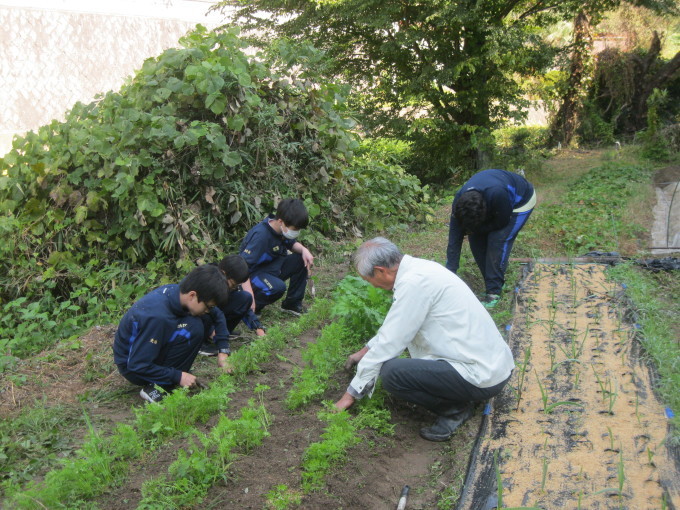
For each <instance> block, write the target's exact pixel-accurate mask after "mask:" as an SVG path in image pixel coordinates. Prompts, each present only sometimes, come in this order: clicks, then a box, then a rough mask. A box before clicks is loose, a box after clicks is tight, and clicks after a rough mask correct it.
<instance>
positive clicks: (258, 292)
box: [250, 253, 307, 311]
mask: <svg viewBox="0 0 680 510" xmlns="http://www.w3.org/2000/svg"><path fill="white" fill-rule="evenodd" d="M288 279H290V285H289V287H288V293H287V294H286V299H285V301H286V302H287V303H290V304H292V305H296V304H298V303H301V302H302V299H303V298H304V297H305V289H306V288H307V268H306V267H305V263H304V262H303V260H302V255H300V254H299V253H292V254H290V255H286V256H285V257H279V258H278V259H277V260H274V261H273V262H271V263H269V264H268V265H266V266H264V267H261V268H259V269H258V270H257V271H256V272H254V273H252V274H251V275H250V283H251V285H252V287H253V292H254V293H255V306H256V308H257V310H258V311H259V310H261V309H262V308H264V307H265V306H267V305H270V304H272V303H273V302H274V301H276V300H278V299H279V298H281V296H283V294H284V293H285V292H286V283H285V280H288Z"/></svg>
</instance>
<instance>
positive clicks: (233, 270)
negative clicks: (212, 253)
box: [218, 255, 250, 284]
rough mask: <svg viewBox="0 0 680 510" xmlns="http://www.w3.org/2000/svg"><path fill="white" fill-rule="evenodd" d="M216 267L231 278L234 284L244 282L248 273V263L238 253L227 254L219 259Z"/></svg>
mask: <svg viewBox="0 0 680 510" xmlns="http://www.w3.org/2000/svg"><path fill="white" fill-rule="evenodd" d="M218 267H219V268H220V269H221V270H222V272H223V273H224V274H225V275H226V277H227V279H229V278H231V279H232V280H234V283H236V284H239V283H243V282H245V281H246V280H247V279H248V276H249V275H250V272H249V271H248V263H247V262H246V259H244V258H243V257H241V256H240V255H227V256H226V257H224V258H223V259H222V260H221V261H220V263H219V264H218Z"/></svg>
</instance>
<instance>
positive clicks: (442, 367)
mask: <svg viewBox="0 0 680 510" xmlns="http://www.w3.org/2000/svg"><path fill="white" fill-rule="evenodd" d="M380 377H381V378H382V384H383V387H384V388H385V389H386V390H387V391H388V392H390V393H391V394H392V395H394V396H395V397H398V398H401V399H403V400H406V401H408V402H412V403H414V404H418V405H420V406H423V407H424V408H425V409H428V410H429V411H432V412H433V413H435V414H436V415H439V416H447V414H450V413H452V412H454V411H455V410H457V409H459V408H460V407H462V406H465V405H467V404H469V403H470V402H480V401H484V400H488V399H490V398H491V397H493V396H495V395H498V394H499V393H500V392H501V390H502V389H503V387H504V386H505V384H506V383H507V382H508V380H509V379H510V377H508V378H507V379H506V380H505V381H503V382H501V383H499V384H496V385H495V386H491V387H490V388H478V387H477V386H475V385H473V384H470V383H469V382H467V381H466V380H465V379H463V378H462V377H461V375H460V374H459V373H458V371H457V370H456V369H455V368H453V367H452V366H451V365H450V364H449V363H447V362H446V361H443V360H425V359H410V358H395V359H391V360H389V361H386V362H385V363H383V366H382V369H381V370H380Z"/></svg>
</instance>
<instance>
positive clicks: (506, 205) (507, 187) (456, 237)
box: [446, 170, 536, 308]
mask: <svg viewBox="0 0 680 510" xmlns="http://www.w3.org/2000/svg"><path fill="white" fill-rule="evenodd" d="M535 205H536V192H535V191H534V187H533V185H532V184H531V183H530V182H529V181H527V180H526V179H525V178H524V177H522V176H521V175H517V174H514V173H512V172H508V171H506V170H483V171H481V172H478V173H476V174H475V175H473V176H472V177H471V178H470V180H469V181H467V182H466V183H465V184H463V187H461V188H460V190H458V193H456V196H455V197H454V199H453V204H452V206H451V222H450V224H449V244H448V248H447V250H446V267H447V268H448V269H450V270H451V271H453V272H454V273H456V272H457V271H458V267H459V264H460V250H461V247H462V245H463V238H464V237H465V235H467V236H468V240H469V241H470V250H471V251H472V256H473V257H474V258H475V262H476V263H477V266H478V267H479V270H480V271H481V272H482V277H483V278H484V283H485V287H486V295H485V296H484V297H483V298H482V302H483V303H484V306H486V307H487V308H493V307H494V306H495V305H496V303H497V302H498V300H499V299H500V296H501V289H502V288H503V284H504V283H505V271H506V269H507V268H508V259H509V257H510V250H512V245H513V243H514V242H515V238H516V237H517V234H518V233H519V231H520V229H521V228H522V227H523V226H524V224H525V223H526V222H527V220H528V219H529V216H531V212H532V211H533V208H534V206H535Z"/></svg>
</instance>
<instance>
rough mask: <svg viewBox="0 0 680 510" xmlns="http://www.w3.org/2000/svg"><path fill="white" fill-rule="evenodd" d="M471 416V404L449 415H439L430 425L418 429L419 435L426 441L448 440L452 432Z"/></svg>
mask: <svg viewBox="0 0 680 510" xmlns="http://www.w3.org/2000/svg"><path fill="white" fill-rule="evenodd" d="M471 416H472V406H469V407H466V408H464V409H462V410H460V411H458V412H457V413H454V414H451V415H450V416H439V417H438V418H437V421H435V422H434V425H432V426H431V427H425V428H422V429H420V437H422V438H423V439H427V440H428V441H448V440H449V439H451V436H452V435H453V433H454V432H455V431H456V430H458V427H460V426H461V425H462V424H463V423H465V422H466V421H467V420H468V419H469V418H470V417H471Z"/></svg>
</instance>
